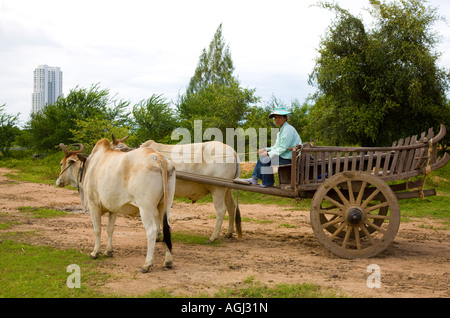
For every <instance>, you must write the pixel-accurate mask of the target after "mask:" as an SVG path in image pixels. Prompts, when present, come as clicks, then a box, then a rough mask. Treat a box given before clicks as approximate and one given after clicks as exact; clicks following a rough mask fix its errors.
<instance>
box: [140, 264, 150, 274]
mask: <svg viewBox="0 0 450 318" xmlns="http://www.w3.org/2000/svg"><path fill="white" fill-rule="evenodd" d="M152 267H153V265H150V266H142V267H141V268H140V269H139V271H140V272H141V273H143V274H145V273H148V272H150V270H151V269H152Z"/></svg>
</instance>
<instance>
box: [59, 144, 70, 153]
mask: <svg viewBox="0 0 450 318" xmlns="http://www.w3.org/2000/svg"><path fill="white" fill-rule="evenodd" d="M59 147H61V149H62V150H63V151H64V153H65V154H66V155H68V154H69V153H70V151H69V150H68V149H67V147H66V146H65V145H64V144H63V143H60V144H59Z"/></svg>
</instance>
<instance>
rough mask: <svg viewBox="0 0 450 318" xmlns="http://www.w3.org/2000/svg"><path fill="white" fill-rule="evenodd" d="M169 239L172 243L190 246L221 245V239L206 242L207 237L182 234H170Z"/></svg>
mask: <svg viewBox="0 0 450 318" xmlns="http://www.w3.org/2000/svg"><path fill="white" fill-rule="evenodd" d="M171 239H172V242H173V243H181V244H190V245H208V246H220V245H221V244H222V240H221V239H217V240H215V241H214V242H208V237H207V236H202V235H195V234H190V233H184V232H172V233H171Z"/></svg>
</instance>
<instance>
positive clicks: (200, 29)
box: [0, 0, 450, 125]
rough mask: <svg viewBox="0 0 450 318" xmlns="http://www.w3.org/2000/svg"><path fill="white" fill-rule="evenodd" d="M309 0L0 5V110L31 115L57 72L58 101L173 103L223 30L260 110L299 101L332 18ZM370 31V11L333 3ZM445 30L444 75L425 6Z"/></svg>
mask: <svg viewBox="0 0 450 318" xmlns="http://www.w3.org/2000/svg"><path fill="white" fill-rule="evenodd" d="M317 2H318V1H317V0H308V1H298V0H281V1H278V2H273V1H268V0H246V1H237V0H229V1H227V2H223V1H215V0H190V1H185V0H167V1H139V0H128V1H123V0H108V1H106V0H95V1H87V0H79V1H77V2H67V1H58V0H40V1H31V0H0V105H3V104H6V108H5V111H6V112H7V113H9V114H17V113H20V117H19V118H20V121H21V124H22V125H23V124H24V123H25V122H27V121H28V119H29V115H30V113H31V110H32V107H31V94H32V92H33V70H34V69H35V68H36V67H37V66H38V65H43V64H47V65H55V66H59V67H61V69H62V70H64V87H63V94H64V95H65V96H67V94H68V93H69V91H70V90H71V89H74V88H75V87H76V86H77V85H78V86H79V87H82V88H90V87H91V86H92V85H93V84H96V83H99V84H100V87H101V88H103V89H109V90H110V92H111V94H112V95H117V97H118V98H121V99H123V100H127V101H130V103H131V105H134V104H136V103H138V102H139V101H141V100H143V99H147V98H149V97H150V96H151V95H153V94H162V95H163V97H165V98H166V99H167V100H168V101H169V102H170V101H173V102H175V101H176V100H177V97H178V96H179V95H181V94H183V93H184V92H185V90H186V86H187V85H188V83H189V80H190V78H191V77H192V76H193V75H194V71H195V68H196V66H197V63H198V60H199V57H200V54H201V52H202V50H203V49H204V48H206V47H208V45H209V43H210V41H211V39H212V38H213V35H214V33H215V31H216V29H217V27H218V26H219V25H220V24H221V23H222V29H223V37H224V39H225V42H226V43H227V44H228V45H229V47H230V52H231V58H232V59H233V63H234V66H235V72H234V75H235V76H237V77H238V79H239V81H240V83H241V86H242V87H244V88H250V89H253V88H255V89H256V96H260V97H261V98H262V102H261V103H260V104H261V105H264V104H265V103H266V102H268V101H269V100H270V99H271V97H272V96H275V97H276V98H278V99H280V100H281V101H282V102H284V103H286V104H290V103H291V101H293V100H295V99H298V100H299V102H300V103H303V102H304V101H305V100H306V98H307V97H308V96H309V95H310V94H312V93H314V92H315V91H316V88H315V87H312V86H310V85H308V76H309V74H310V73H311V72H312V70H313V67H314V64H315V58H316V57H317V55H318V53H317V49H318V48H319V44H320V40H321V37H323V36H324V35H325V33H326V30H327V28H328V27H329V26H330V25H331V22H332V20H333V18H334V14H333V13H331V12H329V11H327V10H325V9H321V8H318V7H316V6H313V5H314V4H316V3H317ZM336 2H337V3H339V5H340V6H341V7H343V8H345V9H348V10H349V11H350V12H351V13H352V14H355V15H361V16H362V17H363V20H364V22H365V24H366V25H368V26H370V20H369V15H368V13H367V12H366V11H365V10H364V8H366V9H367V8H370V3H369V1H368V0H366V1H355V0H337V1H336ZM428 4H429V5H432V6H436V7H439V13H440V14H441V15H442V16H443V17H444V18H446V19H447V21H448V22H447V23H444V22H438V23H436V24H435V25H434V28H433V31H436V32H437V33H438V34H439V35H440V38H441V43H439V45H438V46H436V48H435V49H436V51H438V52H440V53H442V55H441V57H440V59H439V61H438V65H439V66H440V67H445V68H447V69H448V68H450V25H449V23H450V1H448V0H430V1H428Z"/></svg>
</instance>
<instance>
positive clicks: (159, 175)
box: [56, 139, 175, 272]
mask: <svg viewBox="0 0 450 318" xmlns="http://www.w3.org/2000/svg"><path fill="white" fill-rule="evenodd" d="M60 147H61V148H62V149H63V150H64V153H65V156H64V158H63V159H62V160H61V174H60V176H59V178H58V180H57V181H56V185H58V186H61V187H62V186H65V185H71V186H73V187H78V188H79V192H80V199H81V203H82V205H83V207H84V208H85V209H87V210H89V212H90V214H91V218H92V224H93V227H94V233H95V246H94V250H93V252H92V253H91V257H92V258H96V257H98V255H99V254H100V237H101V216H102V214H104V213H106V212H109V221H108V225H107V228H106V231H107V233H108V244H107V247H106V252H105V255H107V256H112V253H113V245H112V235H113V231H114V223H115V220H116V217H117V213H121V214H128V215H136V214H137V213H139V214H140V216H141V219H142V223H143V225H144V228H145V231H146V234H147V257H146V259H145V264H144V266H143V267H142V268H141V271H142V272H148V271H149V270H150V268H151V267H152V265H153V254H154V250H155V242H156V238H157V232H158V231H159V229H160V227H161V224H162V227H163V240H164V242H165V243H166V247H167V250H166V255H165V262H164V266H165V267H168V268H171V267H172V264H173V263H172V254H171V249H172V243H171V237H170V226H169V221H168V219H169V212H170V208H171V206H172V202H173V195H174V190H175V170H174V167H173V165H172V164H171V163H170V162H168V161H167V160H166V158H165V157H164V156H162V155H161V154H160V153H158V152H156V151H154V150H152V149H150V148H142V149H137V150H135V151H133V152H120V151H116V150H114V149H112V147H111V145H110V142H109V141H108V140H107V139H102V140H100V141H99V142H97V144H96V145H95V147H94V149H93V150H92V153H91V155H90V156H89V157H88V158H87V160H86V156H85V155H83V154H81V152H82V149H80V150H79V151H68V150H67V148H66V147H65V146H64V145H63V144H60Z"/></svg>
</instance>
